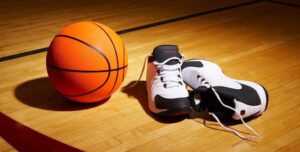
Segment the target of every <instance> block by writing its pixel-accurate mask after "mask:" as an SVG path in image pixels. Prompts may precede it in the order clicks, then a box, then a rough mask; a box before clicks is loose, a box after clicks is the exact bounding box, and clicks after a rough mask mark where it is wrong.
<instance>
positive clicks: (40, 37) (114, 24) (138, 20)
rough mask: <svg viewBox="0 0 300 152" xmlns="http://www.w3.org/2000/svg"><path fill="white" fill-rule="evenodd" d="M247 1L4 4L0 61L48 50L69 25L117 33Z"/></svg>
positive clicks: (115, 0)
mask: <svg viewBox="0 0 300 152" xmlns="http://www.w3.org/2000/svg"><path fill="white" fill-rule="evenodd" d="M247 1H250V0H243V1H238V0H226V1H224V0H215V1H205V0H189V1H185V0H175V1H168V0H163V1H162V0H154V1H147V0H126V1H122V0H109V1H99V0H85V1H80V0H75V1H74V0H64V1H60V0H43V1H39V0H30V1H18V0H12V1H11V0H10V1H8V0H3V1H1V2H0V10H1V13H0V20H1V23H0V35H1V38H0V57H3V56H8V55H12V54H17V53H21V52H26V51H30V50H34V49H39V48H44V47H48V46H49V43H50V41H51V39H52V38H53V37H54V36H55V35H56V33H58V32H59V30H60V29H61V28H63V27H65V26H67V25H68V24H71V23H74V22H77V21H84V20H93V21H98V22H101V23H103V24H106V25H108V26H109V27H111V28H112V29H114V30H116V31H119V30H123V29H127V28H131V27H135V26H141V25H144V24H149V23H153V22H157V21H161V20H166V19H170V18H175V17H180V16H184V15H188V14H192V13H196V12H202V11H206V10H211V9H215V8H219V7H224V6H229V5H232V4H238V3H242V2H247Z"/></svg>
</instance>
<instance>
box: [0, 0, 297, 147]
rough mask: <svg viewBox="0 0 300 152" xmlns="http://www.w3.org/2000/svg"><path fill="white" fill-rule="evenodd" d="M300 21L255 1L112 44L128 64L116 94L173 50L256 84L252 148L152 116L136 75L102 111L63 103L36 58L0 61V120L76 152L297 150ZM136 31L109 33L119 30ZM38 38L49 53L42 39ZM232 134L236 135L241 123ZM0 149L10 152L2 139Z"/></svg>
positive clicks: (200, 127) (214, 127)
mask: <svg viewBox="0 0 300 152" xmlns="http://www.w3.org/2000/svg"><path fill="white" fill-rule="evenodd" d="M124 5H125V2H124ZM174 5H175V4H174ZM193 7H194V6H193ZM174 15H175V14H174ZM167 17H168V15H166V16H165V17H164V18H167ZM172 17H173V16H172ZM299 17H300V9H299V8H296V7H289V6H286V5H280V4H273V3H271V2H260V3H257V4H253V5H249V6H243V7H239V8H234V9H230V10H227V11H221V12H215V13H212V14H207V15H203V16H198V17H193V18H190V19H185V20H182V21H178V22H173V23H169V24H164V25H160V26H156V27H152V28H147V29H143V30H138V31H135V32H131V33H125V34H122V35H121V37H122V39H123V40H124V42H125V44H126V47H127V50H128V55H129V69H128V73H127V76H126V79H125V81H124V82H123V87H125V86H126V85H129V84H130V83H132V82H133V81H135V80H136V79H137V77H138V75H139V73H140V70H141V69H142V64H143V61H144V58H145V57H146V55H147V54H149V53H151V51H152V49H153V48H154V47H155V46H156V45H159V44H177V45H179V48H180V49H181V52H182V53H183V54H185V56H186V58H205V59H208V60H211V61H213V62H216V63H218V64H219V65H220V66H221V67H222V69H223V71H224V72H225V73H226V74H227V75H228V76H231V77H233V78H235V79H244V80H250V81H255V82H258V83H260V84H262V85H264V86H265V87H266V88H267V90H268V91H269V97H270V100H269V106H268V109H267V111H266V112H265V113H263V114H262V115H261V116H260V117H257V118H255V119H252V120H251V121H249V122H247V123H248V124H249V125H250V126H251V127H253V128H254V129H255V130H256V131H257V132H258V133H259V134H260V137H259V138H257V139H255V140H253V141H245V140H241V139H240V138H238V137H237V136H235V135H233V134H231V133H229V132H225V131H222V128H221V127H220V126H219V125H218V124H217V123H216V122H215V121H211V120H206V121H205V122H206V123H205V124H204V120H205V118H206V115H205V114H192V118H186V119H181V118H177V119H161V118H157V117H155V116H153V115H151V114H150V113H149V110H148V108H147V95H146V94H147V93H146V90H145V74H144V76H143V79H142V81H141V82H139V83H138V85H137V86H135V87H134V88H132V89H124V88H120V89H119V90H118V91H117V92H116V93H114V95H113V96H112V97H111V98H110V99H109V101H107V102H106V103H104V104H101V105H99V104H93V105H78V104H73V103H71V102H68V101H66V100H65V99H64V98H63V97H62V96H60V95H59V94H58V93H57V92H56V91H55V90H54V89H53V88H52V86H51V85H50V83H49V81H48V79H47V73H46V70H45V67H46V65H45V55H46V53H45V52H43V53H38V54H34V55H30V56H26V57H21V58H16V59H12V60H8V61H5V62H0V69H1V71H0V82H1V85H0V92H1V96H0V111H1V112H2V113H4V114H6V115H7V116H9V117H10V118H13V119H14V120H16V121H18V122H20V123H22V124H24V125H26V126H28V127H30V128H32V129H34V130H36V131H38V132H40V133H43V134H45V135H47V136H49V137H51V138H54V139H56V140H58V141H61V142H63V143H66V144H68V145H71V146H74V147H76V148H79V149H82V150H85V151H264V152H265V151H299V150H300V148H299V146H298V145H299V144H300V122H299V114H300V106H299V103H300V95H299V91H300V60H299V59H300V52H299V49H300V43H299V42H300V28H299V27H300V20H299ZM160 19H161V18H160ZM156 20H159V19H158V18H157V19H156ZM144 21H145V20H144ZM151 21H153V20H147V21H145V22H143V23H148V22H151ZM114 22H118V21H114ZM135 22H136V21H135ZM64 23H67V22H64ZM107 23H109V22H107ZM129 23H130V24H131V22H128V24H129ZM139 23H140V22H138V23H132V24H131V25H126V26H123V25H115V24H111V25H112V27H113V28H114V29H116V30H118V29H123V28H127V27H130V26H132V25H137V24H139ZM120 24H123V23H122V22H121V23H120ZM44 26H45V27H47V26H46V25H44ZM60 26H62V24H61V25H60ZM50 27H54V26H52V25H50ZM16 28H17V26H16ZM57 28H59V26H56V29H57ZM53 30H54V29H53ZM52 32H54V33H55V32H56V30H55V31H52ZM49 33H51V32H49ZM50 35H51V34H50ZM42 37H43V36H42ZM41 39H44V40H42V41H44V42H45V43H44V44H47V45H48V44H49V41H48V40H49V39H51V36H50V37H49V35H48V36H46V37H44V38H41ZM26 41H27V40H26ZM26 43H28V41H27V42H26ZM26 43H25V41H24V44H26ZM28 44H30V43H28ZM30 46H31V45H30ZM19 47H20V48H22V46H21V45H20V46H19ZM36 47H37V46H35V45H34V44H33V48H36ZM38 47H44V45H39V46H38ZM7 50H10V49H9V47H8V46H7ZM24 50H26V49H24ZM1 51H2V50H1ZM1 51H0V52H1ZM231 127H234V128H236V129H238V130H241V131H245V129H244V127H243V126H242V125H241V124H237V125H232V126H231ZM0 128H1V127H0ZM0 150H1V151H14V150H13V147H12V146H11V145H10V144H8V143H7V142H6V141H5V140H3V139H1V138H0Z"/></svg>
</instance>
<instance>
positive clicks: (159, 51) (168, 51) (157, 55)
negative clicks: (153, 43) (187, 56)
mask: <svg viewBox="0 0 300 152" xmlns="http://www.w3.org/2000/svg"><path fill="white" fill-rule="evenodd" d="M152 55H153V59H154V60H155V61H157V62H159V63H162V62H164V61H165V60H167V59H169V58H172V57H178V58H181V55H180V53H179V50H178V46H177V45H159V46H157V47H155V48H154V50H153V53H152ZM177 63H179V60H176V59H174V60H170V61H168V62H167V63H166V64H167V65H173V64H177Z"/></svg>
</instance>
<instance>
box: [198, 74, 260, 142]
mask: <svg viewBox="0 0 300 152" xmlns="http://www.w3.org/2000/svg"><path fill="white" fill-rule="evenodd" d="M197 79H198V84H200V85H202V86H205V87H207V88H211V89H212V91H213V92H214V94H215V96H216V97H217V99H218V101H219V102H220V103H221V105H222V106H223V107H225V108H228V109H230V110H232V111H234V112H235V113H236V114H238V116H239V118H240V120H241V122H242V123H243V125H244V126H245V127H246V128H247V129H249V130H250V131H251V132H252V133H253V134H254V135H249V136H244V135H242V134H241V133H240V131H238V130H235V129H232V128H229V127H227V126H225V125H224V124H223V123H222V122H221V121H220V120H219V118H218V117H217V115H216V114H214V113H213V112H209V113H208V114H209V115H211V116H213V118H214V119H215V120H216V121H217V122H218V123H219V125H220V126H221V127H222V128H224V129H225V130H227V131H230V132H232V133H234V134H236V135H237V136H239V137H240V138H242V139H250V138H255V137H258V136H259V134H258V133H257V132H256V131H255V130H254V129H253V128H251V127H250V126H249V125H247V123H246V122H245V121H244V118H243V117H242V115H241V114H240V113H239V112H238V111H237V110H236V109H234V108H232V107H230V106H228V105H226V104H225V103H224V102H223V101H222V99H221V98H220V96H219V94H218V92H217V91H216V90H215V88H214V87H213V86H211V85H210V83H209V82H208V81H207V80H206V79H205V78H204V77H203V76H201V75H197Z"/></svg>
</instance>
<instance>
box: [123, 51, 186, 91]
mask: <svg viewBox="0 0 300 152" xmlns="http://www.w3.org/2000/svg"><path fill="white" fill-rule="evenodd" d="M150 56H151V55H147V56H146V58H145V60H144V64H143V68H142V71H141V73H140V76H139V78H138V80H137V81H135V83H133V84H132V85H130V86H128V88H132V87H134V86H135V85H136V84H137V83H138V82H139V81H140V80H141V78H142V76H143V73H144V71H145V66H146V63H147V61H148V58H149V57H150ZM171 60H178V61H179V64H174V65H166V63H167V62H169V61H171ZM153 64H154V65H155V66H157V67H158V69H159V70H160V72H159V75H160V76H161V77H162V81H163V82H164V83H165V84H166V88H170V87H178V86H179V85H181V84H180V83H183V81H182V76H181V71H180V69H181V64H182V60H181V59H179V58H178V57H172V58H169V59H167V60H165V61H164V62H162V63H159V62H156V61H154V62H153ZM178 75H179V76H178Z"/></svg>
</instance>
